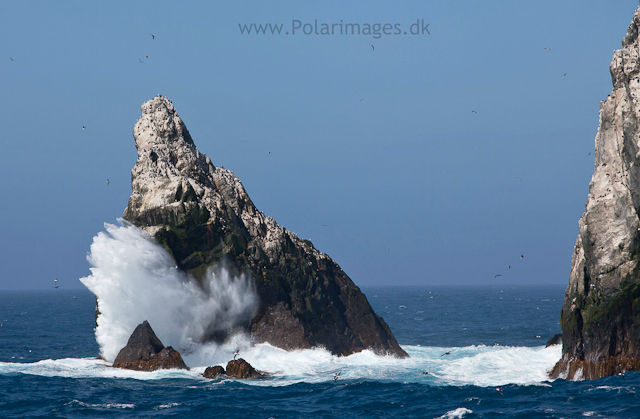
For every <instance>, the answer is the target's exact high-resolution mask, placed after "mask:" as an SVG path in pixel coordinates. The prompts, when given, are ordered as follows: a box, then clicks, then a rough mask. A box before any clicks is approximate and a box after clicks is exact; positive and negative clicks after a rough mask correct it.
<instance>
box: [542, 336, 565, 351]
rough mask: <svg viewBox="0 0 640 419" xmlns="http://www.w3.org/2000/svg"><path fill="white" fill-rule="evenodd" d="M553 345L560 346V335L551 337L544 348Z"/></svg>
mask: <svg viewBox="0 0 640 419" xmlns="http://www.w3.org/2000/svg"><path fill="white" fill-rule="evenodd" d="M553 345H562V333H558V334H557V335H553V336H552V337H550V338H549V340H548V341H547V346H545V348H548V347H549V346H553Z"/></svg>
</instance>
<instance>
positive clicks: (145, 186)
mask: <svg viewBox="0 0 640 419" xmlns="http://www.w3.org/2000/svg"><path fill="white" fill-rule="evenodd" d="M133 135H134V139H135V142H136V148H137V150H138V161H137V162H136V164H135V166H134V168H133V170H132V173H131V174H132V182H131V183H132V189H133V192H132V194H131V198H130V199H129V205H128V207H127V209H126V210H125V213H124V218H125V219H126V220H128V221H130V222H132V223H133V224H135V225H136V226H138V227H140V228H142V229H143V230H145V231H146V232H147V233H148V234H149V235H151V236H152V237H155V239H156V240H157V241H158V242H160V243H161V244H162V245H163V246H164V247H165V248H166V249H167V250H168V251H169V252H170V253H171V254H172V255H173V258H174V259H175V261H176V264H177V265H178V266H179V267H180V268H182V269H183V270H185V271H187V272H189V273H190V274H191V275H193V276H194V277H195V278H196V279H198V280H202V278H203V277H204V275H205V274H206V272H207V269H208V268H210V267H214V266H216V264H218V263H219V262H221V261H222V262H227V263H228V264H229V265H231V267H232V269H233V270H234V273H235V274H240V273H246V272H250V273H251V275H252V277H253V280H254V281H255V284H256V288H257V292H258V295H259V298H260V306H259V308H258V313H257V315H256V316H255V317H254V318H253V320H252V321H251V324H247V325H244V327H245V328H246V330H248V331H250V332H251V335H252V338H253V341H254V342H256V343H259V342H269V343H271V344H272V345H274V346H278V347H280V348H284V349H296V348H309V347H316V346H324V347H326V348H327V349H328V350H329V351H331V352H332V353H333V354H337V355H348V354H351V353H354V352H358V351H361V350H363V349H367V348H371V349H373V350H374V351H376V352H377V353H385V354H386V353H388V354H393V355H397V356H407V354H406V353H405V352H404V351H403V350H402V348H400V346H399V345H398V343H397V342H396V340H395V338H394V336H393V334H392V333H391V331H390V330H389V327H388V326H387V324H386V323H385V322H384V320H383V319H382V318H381V317H378V316H377V315H376V313H375V312H374V311H373V309H372V308H371V306H370V305H369V302H368V301H367V299H366V297H365V295H364V294H363V293H362V292H361V291H360V289H359V288H358V287H357V286H356V285H355V284H354V283H353V281H351V279H350V278H349V277H348V276H347V275H346V274H345V273H344V272H343V271H342V269H340V267H339V266H338V265H337V264H336V263H335V262H334V261H333V260H331V258H330V257H329V256H327V255H325V254H324V253H322V252H320V251H318V250H317V249H315V247H314V246H313V244H311V242H310V241H308V240H303V239H300V238H298V237H297V236H296V235H295V234H294V233H292V232H290V231H287V230H286V229H284V228H283V227H281V226H279V225H278V224H277V223H276V222H275V220H274V219H273V218H271V217H266V216H265V215H264V214H263V213H262V212H260V211H258V210H257V209H256V207H255V206H254V205H253V202H251V199H250V198H249V196H248V195H247V193H246V191H245V189H244V187H243V186H242V183H240V180H239V179H238V178H237V177H236V176H235V175H234V174H233V173H231V172H230V171H229V170H227V169H224V168H222V167H216V166H214V165H213V163H212V161H211V159H210V158H209V157H207V156H205V155H204V154H201V153H200V152H199V151H198V149H197V148H196V146H195V145H194V143H193V140H192V139H191V136H190V135H189V132H188V131H187V128H186V127H185V125H184V123H183V122H182V120H181V119H180V117H179V116H178V114H177V113H176V111H175V109H174V107H173V104H172V103H171V102H170V101H169V100H168V99H166V98H164V97H162V96H157V97H155V98H154V99H152V100H150V101H148V102H146V103H144V104H143V105H142V117H141V118H140V119H139V120H138V122H137V123H136V125H135V128H134V131H133ZM211 338H216V339H224V336H220V335H216V336H211Z"/></svg>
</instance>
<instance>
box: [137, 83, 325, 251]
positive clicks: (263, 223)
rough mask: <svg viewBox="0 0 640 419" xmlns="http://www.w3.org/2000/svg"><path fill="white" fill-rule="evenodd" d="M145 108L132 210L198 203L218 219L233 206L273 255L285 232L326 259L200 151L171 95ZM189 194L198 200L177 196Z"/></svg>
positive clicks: (139, 131) (154, 228) (149, 227)
mask: <svg viewBox="0 0 640 419" xmlns="http://www.w3.org/2000/svg"><path fill="white" fill-rule="evenodd" d="M141 109H142V117H141V118H140V119H139V120H138V121H137V123H136V125H135V127H134V130H133V136H134V138H135V141H136V148H137V150H138V161H137V162H136V164H135V166H134V168H133V170H132V171H131V175H132V189H133V193H132V195H131V198H130V201H129V209H128V210H133V211H136V212H138V213H145V212H153V210H156V209H158V210H162V211H164V210H166V209H168V208H175V210H176V211H177V212H178V211H179V210H180V209H181V208H182V207H183V206H187V207H190V206H195V205H200V206H203V207H204V208H206V209H207V211H208V212H209V214H210V218H211V222H214V221H215V220H216V219H219V218H220V217H218V214H219V213H220V212H223V211H224V210H225V208H230V209H231V210H232V211H233V213H234V214H235V215H236V216H237V217H238V218H239V219H240V220H241V221H242V223H243V224H244V226H245V227H246V228H247V230H249V232H250V233H251V237H252V239H254V240H256V242H257V244H259V245H260V246H261V247H262V248H263V249H264V250H265V251H266V253H267V254H269V255H270V257H272V258H273V257H275V256H276V254H277V250H278V249H279V242H280V241H281V240H282V237H283V236H285V235H286V236H287V237H288V238H289V239H290V240H292V241H293V242H294V243H296V245H299V246H300V247H302V248H304V249H305V251H306V252H308V253H309V254H310V255H313V256H314V257H315V258H317V259H324V258H326V255H324V254H323V253H322V252H319V251H318V250H316V249H315V248H314V247H313V246H310V245H308V242H306V241H304V240H301V239H299V238H298V237H297V236H296V235H295V234H293V233H291V232H289V231H287V230H286V229H285V228H283V227H281V226H279V225H278V224H277V223H276V222H275V220H274V219H273V218H271V217H266V216H265V215H264V213H262V212H260V211H258V210H257V209H256V208H255V206H254V205H253V202H251V199H250V198H249V196H248V195H247V192H246V191H245V189H244V186H242V182H240V179H238V178H237V177H236V176H235V175H234V174H233V173H232V172H231V171H229V170H227V169H225V168H223V167H216V166H214V165H213V164H212V163H211V159H210V158H209V157H207V156H206V155H204V154H201V153H200V152H199V151H198V149H197V148H196V146H195V145H194V143H193V140H192V139H191V136H190V135H189V132H188V131H187V129H186V127H185V125H184V123H183V122H182V119H181V118H180V116H178V114H177V113H176V111H175V109H174V107H173V104H172V103H171V102H170V101H169V100H168V99H167V98H165V97H162V96H156V97H155V98H154V99H152V100H150V101H149V102H146V103H144V104H143V105H142V107H141ZM198 180H199V181H198ZM187 193H193V194H195V197H196V198H197V199H193V200H191V201H189V200H186V201H185V200H184V199H182V200H181V199H179V198H177V197H178V196H179V195H184V194H187ZM196 201H197V203H196ZM141 227H142V228H143V229H144V230H145V231H146V232H147V233H149V235H151V236H154V235H155V234H156V233H157V232H158V231H159V230H160V229H162V228H163V226H160V225H145V226H141ZM224 228H225V226H223V229H224Z"/></svg>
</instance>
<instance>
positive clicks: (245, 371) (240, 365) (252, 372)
mask: <svg viewBox="0 0 640 419" xmlns="http://www.w3.org/2000/svg"><path fill="white" fill-rule="evenodd" d="M226 373H227V377H231V378H239V379H245V378H258V377H264V376H265V375H266V374H265V373H263V372H261V371H258V370H256V369H255V368H253V367H252V366H251V364H249V363H248V362H247V361H245V360H244V359H242V358H238V359H234V360H232V361H229V363H228V364H227V369H226Z"/></svg>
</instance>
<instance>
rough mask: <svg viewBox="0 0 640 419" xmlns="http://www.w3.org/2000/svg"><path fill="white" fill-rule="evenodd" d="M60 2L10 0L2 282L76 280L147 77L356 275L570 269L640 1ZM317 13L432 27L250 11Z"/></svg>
mask: <svg viewBox="0 0 640 419" xmlns="http://www.w3.org/2000/svg"><path fill="white" fill-rule="evenodd" d="M59 3H60V5H58V4H57V3H56V4H54V3H53V2H45V1H40V2H1V3H0V20H1V23H2V24H1V25H0V39H1V42H0V50H1V51H2V52H1V54H0V75H1V80H2V83H0V98H1V100H0V115H1V116H0V124H1V126H2V134H1V135H0V144H1V149H2V152H1V153H0V179H1V180H0V197H1V198H0V265H1V266H2V273H1V274H0V289H14V288H50V287H51V286H52V284H53V278H58V279H59V280H60V283H61V284H62V285H64V286H65V287H68V288H73V287H77V288H81V287H82V285H81V284H80V282H79V281H78V278H80V277H82V276H86V275H87V274H88V273H89V264H88V262H87V261H86V254H87V252H88V250H89V246H90V244H91V241H92V239H93V236H94V235H95V234H97V233H98V232H99V231H102V230H103V223H105V222H109V223H115V221H116V219H117V218H118V217H120V216H122V213H123V210H124V208H125V207H126V205H127V200H128V198H129V195H130V192H131V184H130V176H131V175H130V170H131V168H132V167H133V165H134V163H135V160H136V150H135V146H134V141H133V137H132V129H133V125H134V123H135V122H136V120H137V119H138V117H139V116H140V105H141V104H142V103H143V102H144V101H146V100H149V99H151V98H152V97H154V96H155V95H157V94H162V95H165V96H167V97H168V98H169V99H171V100H172V101H173V103H174V105H175V107H176V109H177V111H178V113H179V114H180V115H181V117H182V118H183V120H184V121H185V123H186V125H187V127H188V129H189V131H190V132H191V134H192V137H193V138H194V141H195V143H196V145H197V146H198V148H199V149H200V151H201V152H203V153H205V154H207V155H208V156H210V157H211V159H212V161H213V163H214V164H215V165H219V166H224V167H226V168H228V169H230V170H232V171H233V172H234V173H235V174H236V175H237V176H238V177H239V178H240V179H241V180H242V182H243V184H244V186H245V188H246V189H247V191H248V193H249V195H250V196H251V198H252V200H253V201H254V203H255V204H256V206H257V207H258V208H259V209H260V210H262V211H264V212H265V214H267V215H270V216H272V217H274V218H275V219H276V220H277V222H278V223H280V224H281V225H283V226H285V227H286V228H288V229H290V230H292V231H294V232H295V233H297V234H298V235H299V236H300V237H303V238H307V239H310V240H311V241H312V242H313V243H314V245H315V246H316V247H317V248H318V249H320V250H321V251H323V252H325V253H328V254H329V255H330V256H332V257H333V259H334V260H336V262H338V263H339V264H340V265H341V266H342V268H343V269H344V270H345V271H346V272H347V274H349V275H350V276H351V278H352V279H353V280H354V281H355V282H356V284H358V285H377V284H407V285H408V284H424V285H430V284H487V283H496V284H529V283H556V284H565V283H568V276H569V271H570V263H571V255H572V252H573V245H574V243H575V239H576V237H577V234H578V224H577V223H578V218H579V217H580V215H581V214H582V212H583V211H584V203H585V201H586V198H587V192H588V184H589V180H590V177H591V174H592V171H593V152H592V151H593V146H594V137H595V134H596V130H597V125H598V109H599V102H600V101H601V100H604V99H606V97H607V95H608V93H609V92H610V90H611V77H610V75H609V63H610V60H611V56H612V53H613V51H614V49H617V48H620V42H621V40H622V38H623V37H624V35H625V33H626V30H627V27H628V25H629V23H630V21H631V18H632V16H633V13H634V11H635V8H636V7H637V5H638V3H637V2H636V1H631V0H628V1H627V0H624V1H623V0H616V1H615V2H612V1H562V2H558V1H551V0H544V1H535V2H524V1H507V0H505V1H455V2H454V1H425V0H420V1H403V2H388V1H370V2H366V3H365V2H360V3H358V4H357V5H356V4H354V3H353V2H351V3H349V4H345V2H338V1H323V2H309V1H300V0H297V1H291V2H274V1H269V2H265V1H252V2H226V4H225V5H219V4H217V3H221V2H204V1H202V2H189V3H188V4H181V3H180V4H179V3H175V2H157V1H153V2H143V1H140V2H138V1H136V2H130V1H126V2H125V1H120V2H87V1H76V2H70V1H68V2H59ZM316 19H317V21H318V24H322V23H329V24H331V23H340V21H342V23H359V24H361V25H364V24H371V25H373V24H375V23H382V24H384V23H390V24H392V25H395V24H399V25H400V27H401V28H402V29H401V31H405V30H407V28H409V27H410V25H411V24H412V23H414V22H415V21H416V20H418V19H422V20H424V22H425V24H427V23H428V24H429V26H428V30H429V32H430V35H428V34H424V35H404V34H400V35H383V36H381V37H380V38H374V37H373V36H371V35H359V36H358V35H348V36H345V35H339V34H335V35H324V36H323V35H315V34H312V35H304V34H303V33H300V30H301V29H299V30H298V33H296V34H295V35H292V34H289V35H284V34H281V35H271V34H269V35H246V34H245V35H243V34H241V33H240V30H239V26H238V25H239V24H250V23H262V24H266V23H274V24H283V25H284V26H283V32H284V31H285V30H290V29H291V26H292V24H293V21H294V20H297V21H300V22H301V24H305V23H310V24H313V23H314V22H315V20H316ZM151 34H153V35H155V39H152V36H151ZM371 45H373V46H374V47H375V50H373V48H372V47H371ZM544 48H550V50H546V49H544ZM146 56H148V58H146ZM10 58H12V59H13V60H14V61H11V59H10ZM139 60H142V61H143V63H140V61H139ZM565 73H566V76H564V77H563V74H565ZM472 111H476V112H477V113H473V112H472ZM83 126H85V127H86V129H85V130H83V129H82V127H83ZM269 152H271V154H269ZM590 152H591V155H589V153H590ZM107 178H108V179H109V180H110V181H111V184H110V185H109V186H107V183H106V179H107ZM518 178H520V179H521V181H518V180H517V179H518ZM324 224H326V225H327V226H326V227H325V226H323V225H324ZM387 249H388V250H387ZM521 254H522V255H524V259H520V255H521ZM507 265H512V268H511V269H507ZM496 274H502V275H503V276H502V277H498V278H494V276H495V275H496Z"/></svg>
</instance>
